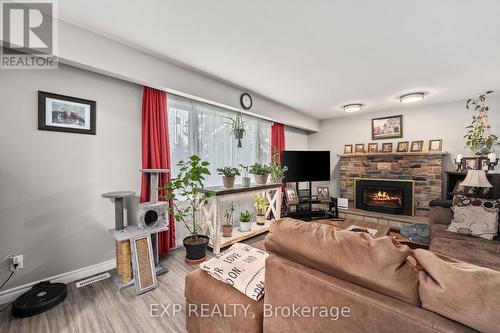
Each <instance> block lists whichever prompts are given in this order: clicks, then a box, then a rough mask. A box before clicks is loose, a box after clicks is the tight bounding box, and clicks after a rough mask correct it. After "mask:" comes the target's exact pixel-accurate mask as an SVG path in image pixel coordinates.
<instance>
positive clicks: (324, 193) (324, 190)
mask: <svg viewBox="0 0 500 333" xmlns="http://www.w3.org/2000/svg"><path fill="white" fill-rule="evenodd" d="M317 190H318V200H319V201H321V202H330V200H331V199H330V190H329V189H328V186H318V188H317Z"/></svg>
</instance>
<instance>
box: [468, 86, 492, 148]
mask: <svg viewBox="0 0 500 333" xmlns="http://www.w3.org/2000/svg"><path fill="white" fill-rule="evenodd" d="M492 92H493V91H487V92H485V93H484V94H481V95H479V97H477V98H476V99H471V98H470V99H468V100H467V103H466V105H465V107H466V108H467V109H468V110H472V111H473V112H475V115H473V116H472V123H471V124H470V125H469V126H467V127H466V128H465V129H467V130H468V132H467V134H465V136H464V139H465V146H466V147H467V148H469V149H470V150H471V151H472V152H473V153H474V154H476V155H487V154H489V153H492V152H493V151H494V150H495V148H494V147H493V145H494V144H495V143H496V142H497V140H498V137H497V136H496V135H494V134H492V133H491V125H490V123H489V121H488V111H489V109H490V108H489V107H488V106H486V105H485V101H486V96H487V95H489V94H491V93H492Z"/></svg>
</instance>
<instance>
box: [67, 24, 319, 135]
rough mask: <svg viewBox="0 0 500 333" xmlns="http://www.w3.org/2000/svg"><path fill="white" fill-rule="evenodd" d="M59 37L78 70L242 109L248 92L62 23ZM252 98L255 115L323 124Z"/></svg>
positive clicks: (314, 125) (301, 125)
mask: <svg viewBox="0 0 500 333" xmlns="http://www.w3.org/2000/svg"><path fill="white" fill-rule="evenodd" d="M59 36H60V37H59V56H60V58H61V59H62V60H63V61H65V62H67V63H69V64H72V65H74V66H77V67H82V68H86V69H89V70H93V71H97V72H100V73H105V74H107V75H110V76H114V77H118V78H122V79H124V80H127V81H130V82H135V83H138V84H141V85H147V86H150V87H154V88H158V89H164V90H169V89H170V90H176V91H179V92H182V93H187V94H191V95H194V96H197V97H201V98H205V99H208V100H210V101H214V102H218V103H222V104H225V105H228V106H231V107H236V108H240V104H239V103H240V102H239V101H240V95H241V93H242V92H244V91H245V89H244V88H241V87H236V86H234V85H231V84H228V83H226V82H222V81H220V80H217V79H214V78H211V77H209V76H207V75H202V74H200V73H198V72H195V71H192V70H189V69H186V68H184V67H181V66H178V65H176V64H173V63H172V62H169V61H166V60H164V59H160V58H158V57H155V56H152V55H150V54H146V53H144V52H141V51H140V50H137V49H135V48H132V47H129V46H126V45H123V44H121V43H118V42H115V41H113V40H111V39H108V38H105V37H103V36H100V35H96V34H95V33H92V32H90V31H87V30H84V29H81V28H79V27H76V26H74V25H72V24H69V23H66V22H61V23H60V25H59ZM221 52H223V50H221ZM242 66H244V64H242ZM262 79H263V80H265V78H262ZM252 96H253V106H252V109H251V112H253V113H256V114H259V115H262V116H265V117H269V118H271V119H272V120H275V121H278V122H280V123H283V124H285V125H290V126H293V127H297V128H302V129H305V130H308V131H317V130H318V128H319V121H318V120H317V119H315V118H313V117H311V116H309V115H307V114H305V113H302V112H300V111H297V110H294V109H292V108H290V107H287V106H285V105H283V104H280V103H277V102H275V101H272V100H270V99H268V98H265V97H263V96H259V95H258V94H256V93H252Z"/></svg>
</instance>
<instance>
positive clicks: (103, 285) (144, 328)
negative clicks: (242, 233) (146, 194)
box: [0, 234, 265, 333]
mask: <svg viewBox="0 0 500 333" xmlns="http://www.w3.org/2000/svg"><path fill="white" fill-rule="evenodd" d="M264 238H265V234H262V235H259V236H256V237H254V238H251V239H249V240H247V241H245V243H247V244H252V243H254V242H257V241H259V240H261V239H264ZM209 253H210V254H211V251H209ZM184 255H185V252H184V249H183V248H178V249H174V250H172V251H171V253H170V254H169V255H168V256H167V257H166V258H165V259H163V260H162V261H161V263H162V265H163V266H165V267H167V268H168V269H169V272H168V273H166V274H164V275H161V276H159V277H158V282H159V286H158V288H156V289H154V290H152V291H149V292H147V293H145V294H142V295H139V296H136V294H135V288H134V287H131V288H127V289H125V290H122V291H121V292H120V291H118V288H117V287H116V285H115V284H114V282H113V280H112V279H106V280H103V281H99V282H96V283H94V284H91V285H88V286H85V287H82V288H76V287H75V284H74V283H70V284H68V287H69V293H68V297H67V298H66V300H65V301H64V302H63V303H62V304H59V305H58V306H56V307H55V308H53V309H51V310H49V311H47V312H45V313H42V314H39V315H36V316H33V317H29V318H23V319H19V318H14V317H13V316H12V315H11V314H10V308H9V309H8V310H6V311H4V312H2V313H0V332H1V333H21V332H22V333H24V332H26V333H44V332H50V333H52V332H78V333H98V332H117V333H118V332H147V333H153V332H161V333H167V332H186V328H185V327H186V325H185V323H186V320H185V298H184V277H185V276H186V274H187V273H189V272H190V271H192V270H194V269H196V268H197V266H194V267H193V266H188V265H187V264H185V263H184ZM155 303H156V304H164V305H165V306H166V305H167V304H180V305H181V306H182V310H181V312H179V313H177V315H176V316H175V317H162V318H152V317H151V316H150V304H155ZM160 311H161V307H160Z"/></svg>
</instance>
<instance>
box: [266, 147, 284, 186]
mask: <svg viewBox="0 0 500 333" xmlns="http://www.w3.org/2000/svg"><path fill="white" fill-rule="evenodd" d="M287 171H288V167H287V166H284V167H282V166H281V165H280V164H279V150H278V148H277V147H274V148H273V161H272V164H271V167H270V175H271V181H272V182H273V183H281V182H282V181H283V178H285V172H287Z"/></svg>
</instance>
